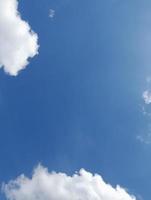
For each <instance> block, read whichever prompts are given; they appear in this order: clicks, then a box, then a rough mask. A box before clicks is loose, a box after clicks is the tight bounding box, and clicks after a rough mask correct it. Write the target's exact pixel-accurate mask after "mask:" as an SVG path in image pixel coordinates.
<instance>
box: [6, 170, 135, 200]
mask: <svg viewBox="0 0 151 200" xmlns="http://www.w3.org/2000/svg"><path fill="white" fill-rule="evenodd" d="M3 191H4V193H5V195H6V198H7V199H8V200H136V198H135V197H134V196H131V195H129V194H128V193H127V191H126V190H125V189H123V188H121V187H120V186H116V188H114V187H112V186H111V185H110V184H107V183H106V182H104V180H103V179H102V177H101V176H100V175H97V174H95V175H92V174H91V173H89V172H87V171H85V170H84V169H81V170H80V172H79V174H74V175H73V176H67V175H66V174H64V173H54V172H53V173H49V172H48V170H47V169H46V168H44V167H42V166H38V167H37V168H36V169H35V170H34V173H33V176H32V178H27V177H26V176H24V175H21V176H20V177H18V178H17V179H16V180H13V181H10V182H9V183H8V184H4V185H3Z"/></svg>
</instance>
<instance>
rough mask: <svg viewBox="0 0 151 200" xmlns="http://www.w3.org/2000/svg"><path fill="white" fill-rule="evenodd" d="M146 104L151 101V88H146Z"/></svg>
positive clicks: (144, 96)
mask: <svg viewBox="0 0 151 200" xmlns="http://www.w3.org/2000/svg"><path fill="white" fill-rule="evenodd" d="M142 97H143V99H144V102H145V104H150V103H151V92H150V91H149V90H145V91H144V92H143V95H142Z"/></svg>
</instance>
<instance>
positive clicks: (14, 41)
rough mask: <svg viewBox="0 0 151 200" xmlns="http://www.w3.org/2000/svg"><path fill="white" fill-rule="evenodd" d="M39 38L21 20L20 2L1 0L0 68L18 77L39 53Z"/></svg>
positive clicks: (16, 0)
mask: <svg viewBox="0 0 151 200" xmlns="http://www.w3.org/2000/svg"><path fill="white" fill-rule="evenodd" d="M37 40H38V36H37V34H36V33H34V32H33V31H32V30H31V28H30V26H29V24H28V23H27V22H25V21H23V20H22V19H21V16H20V13H19V12H18V0H0V67H3V68H4V70H5V72H7V73H9V74H10V75H14V76H15V75H17V74H18V72H19V71H20V70H22V69H24V68H25V67H26V66H27V64H28V59H29V58H32V57H34V56H35V55H36V54H37V53H38V44H37Z"/></svg>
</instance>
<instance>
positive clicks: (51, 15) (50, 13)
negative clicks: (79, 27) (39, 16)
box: [49, 9, 55, 19]
mask: <svg viewBox="0 0 151 200" xmlns="http://www.w3.org/2000/svg"><path fill="white" fill-rule="evenodd" d="M54 16H55V10H53V9H49V17H50V18H51V19H52V18H54Z"/></svg>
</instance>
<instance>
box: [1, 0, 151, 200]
mask: <svg viewBox="0 0 151 200" xmlns="http://www.w3.org/2000/svg"><path fill="white" fill-rule="evenodd" d="M19 2H20V3H19V10H20V12H21V14H22V18H23V19H25V20H27V21H28V22H29V24H30V25H31V27H32V29H33V30H34V31H35V32H37V33H38V35H39V44H40V50H39V55H38V56H37V57H35V58H33V59H31V62H30V65H29V66H28V67H27V69H26V70H24V71H22V72H21V73H20V74H19V76H17V77H10V76H7V75H6V74H4V72H3V70H1V71H0V160H1V163H0V182H3V181H6V182H7V181H9V180H10V179H14V178H15V177H16V176H18V175H20V174H21V173H25V174H26V175H28V176H29V175H31V173H32V169H33V167H35V166H36V165H37V164H38V163H39V162H40V163H42V164H43V165H44V166H46V167H48V168H49V170H50V171H51V170H55V171H62V172H66V173H68V174H72V173H74V171H77V170H79V169H80V168H85V169H86V170H88V171H91V172H93V173H99V174H101V175H102V176H103V177H104V179H105V180H106V181H107V182H109V183H111V184H112V185H113V186H114V185H116V184H120V185H121V186H123V187H126V188H128V189H129V191H130V192H131V193H133V194H136V195H141V196H142V197H143V198H144V199H145V200H150V195H151V192H150V185H151V146H150V145H145V144H141V143H140V142H139V141H138V140H137V139H136V137H137V135H139V134H142V133H144V132H145V131H147V128H146V127H147V126H148V123H150V121H149V120H148V119H147V118H146V117H144V116H143V114H142V112H141V104H142V98H141V95H142V91H143V90H144V89H145V87H146V82H145V79H146V77H147V76H150V74H151V1H150V0H126V1H124V0H76V1H74V0H43V1H37V0H32V1H31V0H22V1H19ZM49 9H54V10H55V17H54V18H53V19H50V18H49V17H48V14H49Z"/></svg>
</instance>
